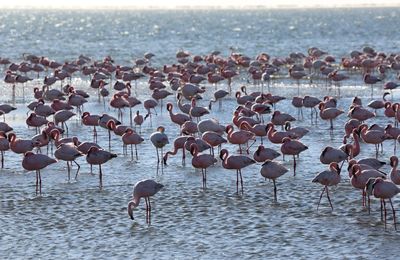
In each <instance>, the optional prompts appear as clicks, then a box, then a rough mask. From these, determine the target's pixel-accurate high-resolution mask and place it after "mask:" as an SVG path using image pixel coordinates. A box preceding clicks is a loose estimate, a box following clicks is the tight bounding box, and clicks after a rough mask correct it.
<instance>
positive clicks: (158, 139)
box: [150, 126, 169, 172]
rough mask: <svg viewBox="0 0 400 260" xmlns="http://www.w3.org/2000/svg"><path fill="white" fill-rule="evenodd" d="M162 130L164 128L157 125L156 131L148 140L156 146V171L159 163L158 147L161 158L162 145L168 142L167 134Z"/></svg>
mask: <svg viewBox="0 0 400 260" xmlns="http://www.w3.org/2000/svg"><path fill="white" fill-rule="evenodd" d="M164 132H165V128H164V127H163V126H159V127H157V131H156V132H154V133H152V134H151V135H150V141H151V142H152V144H153V146H154V147H155V148H156V153H157V172H158V166H159V164H160V155H159V154H158V149H160V153H161V158H164V156H163V147H164V146H165V145H166V144H169V140H168V136H167V135H166V134H165V133H164ZM162 171H163V164H161V172H162Z"/></svg>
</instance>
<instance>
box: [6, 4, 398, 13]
mask: <svg viewBox="0 0 400 260" xmlns="http://www.w3.org/2000/svg"><path fill="white" fill-rule="evenodd" d="M0 7H1V8H2V9H3V10H26V9H34V10H49V9H54V10H58V9H63V10H93V11H95V10H150V11H151V10H253V9H265V10H268V9H272V10H276V9H351V8H390V7H400V3H387V4H379V5H378V4H373V3H371V4H352V5H351V4H350V5H349V4H347V5H344V4H337V5H335V4H332V5H288V4H287V5H285V4H283V5H239V6H238V5H223V6H222V5H219V6H215V5H174V6H161V7H160V6H152V5H136V6H135V5H125V6H112V5H99V6H95V7H93V6H89V5H58V6H56V5H39V6H38V5H23V6H18V5H17V6H12V5H7V6H2V5H0Z"/></svg>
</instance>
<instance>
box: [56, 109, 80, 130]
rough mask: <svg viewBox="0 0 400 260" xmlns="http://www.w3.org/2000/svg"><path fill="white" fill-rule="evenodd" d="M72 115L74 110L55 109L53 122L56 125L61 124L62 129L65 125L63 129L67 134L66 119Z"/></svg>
mask: <svg viewBox="0 0 400 260" xmlns="http://www.w3.org/2000/svg"><path fill="white" fill-rule="evenodd" d="M74 115H76V114H75V113H74V112H71V111H69V110H60V111H57V112H56V113H55V114H54V123H55V124H56V125H58V123H61V126H62V129H64V126H65V129H66V130H67V135H68V125H67V123H66V122H67V121H68V120H69V119H70V118H71V117H73V116H74Z"/></svg>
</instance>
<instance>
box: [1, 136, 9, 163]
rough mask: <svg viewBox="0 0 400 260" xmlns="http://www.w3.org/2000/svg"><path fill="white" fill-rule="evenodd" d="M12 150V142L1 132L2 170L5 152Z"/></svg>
mask: <svg viewBox="0 0 400 260" xmlns="http://www.w3.org/2000/svg"><path fill="white" fill-rule="evenodd" d="M9 149H10V142H9V141H8V138H7V134H6V133H4V132H3V131H0V151H1V168H2V169H3V168H4V152H5V151H7V150H9Z"/></svg>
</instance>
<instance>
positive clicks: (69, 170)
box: [67, 161, 71, 182]
mask: <svg viewBox="0 0 400 260" xmlns="http://www.w3.org/2000/svg"><path fill="white" fill-rule="evenodd" d="M67 169H68V182H69V181H70V180H71V177H70V172H71V169H70V167H69V161H67Z"/></svg>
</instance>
